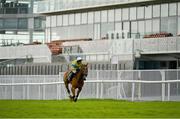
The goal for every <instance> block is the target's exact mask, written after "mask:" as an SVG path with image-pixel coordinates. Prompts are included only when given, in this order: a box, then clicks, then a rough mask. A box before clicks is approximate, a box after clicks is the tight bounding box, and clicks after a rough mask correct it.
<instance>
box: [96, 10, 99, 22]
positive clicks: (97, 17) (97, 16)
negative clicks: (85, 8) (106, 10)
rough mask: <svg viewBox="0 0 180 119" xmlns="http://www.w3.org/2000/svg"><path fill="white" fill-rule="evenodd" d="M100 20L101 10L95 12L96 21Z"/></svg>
mask: <svg viewBox="0 0 180 119" xmlns="http://www.w3.org/2000/svg"><path fill="white" fill-rule="evenodd" d="M99 22H100V12H99V11H98V12H95V23H99Z"/></svg>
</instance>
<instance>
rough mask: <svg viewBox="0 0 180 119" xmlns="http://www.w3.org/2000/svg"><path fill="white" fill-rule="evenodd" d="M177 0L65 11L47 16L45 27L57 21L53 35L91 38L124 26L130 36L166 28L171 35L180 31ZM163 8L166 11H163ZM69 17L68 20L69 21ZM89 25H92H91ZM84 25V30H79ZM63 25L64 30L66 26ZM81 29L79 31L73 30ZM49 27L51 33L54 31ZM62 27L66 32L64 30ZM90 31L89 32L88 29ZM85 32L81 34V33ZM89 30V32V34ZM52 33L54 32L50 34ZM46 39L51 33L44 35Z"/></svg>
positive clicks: (99, 37)
mask: <svg viewBox="0 0 180 119" xmlns="http://www.w3.org/2000/svg"><path fill="white" fill-rule="evenodd" d="M179 6H180V3H179V2H176V3H168V4H167V3H162V4H155V5H153V4H150V5H147V6H137V7H135V6H132V7H128V8H127V7H126V8H111V9H109V8H108V9H103V10H96V11H89V12H81V13H80V12H78V13H68V14H63V15H55V16H56V17H57V18H56V19H57V22H55V21H54V20H53V19H54V17H52V16H51V17H49V16H47V17H46V22H47V23H46V27H47V29H49V28H52V27H53V26H54V25H53V26H52V24H51V22H53V23H56V26H57V27H54V29H57V30H54V31H56V32H57V31H58V30H59V31H61V32H58V33H56V34H55V35H56V38H61V39H68V38H71V39H73V38H82V37H83V38H92V39H94V40H97V39H102V38H104V37H106V36H107V35H106V34H107V33H108V32H112V31H121V30H125V31H128V32H129V33H130V35H129V37H132V38H138V37H137V36H140V38H143V37H144V35H149V34H153V33H160V32H167V33H172V34H173V36H176V35H178V34H180V22H179V21H180V20H179V19H180V10H179V9H180V7H179ZM163 11H166V12H163ZM68 21H69V22H68ZM90 26H91V27H90ZM81 28H82V29H84V28H86V29H85V30H83V31H82V30H81ZM65 29H66V30H65ZM78 29H80V31H76V30H78ZM47 31H49V33H48V34H49V35H50V36H51V35H52V34H53V33H52V32H50V30H47ZM63 31H66V32H68V33H67V34H66V33H65V34H64V32H63ZM87 31H88V32H89V33H88V32H87ZM71 32H72V33H71ZM79 32H85V33H84V34H83V36H81V33H79ZM90 33H92V34H90ZM53 36H54V34H53ZM46 38H49V39H46V40H47V41H50V40H51V37H46Z"/></svg>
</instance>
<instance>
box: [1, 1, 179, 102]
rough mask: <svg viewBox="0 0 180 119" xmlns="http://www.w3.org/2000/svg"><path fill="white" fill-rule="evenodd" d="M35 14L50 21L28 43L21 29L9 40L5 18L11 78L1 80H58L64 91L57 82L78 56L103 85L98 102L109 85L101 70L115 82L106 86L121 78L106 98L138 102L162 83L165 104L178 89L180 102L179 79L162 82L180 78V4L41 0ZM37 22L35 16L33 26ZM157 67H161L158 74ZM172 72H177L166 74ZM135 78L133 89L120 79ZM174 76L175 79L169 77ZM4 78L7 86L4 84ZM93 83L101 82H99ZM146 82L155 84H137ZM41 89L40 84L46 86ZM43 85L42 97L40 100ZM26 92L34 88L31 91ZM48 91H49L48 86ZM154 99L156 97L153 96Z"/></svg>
mask: <svg viewBox="0 0 180 119" xmlns="http://www.w3.org/2000/svg"><path fill="white" fill-rule="evenodd" d="M27 1H28V0H27ZM31 4H32V3H31ZM1 5H2V4H1ZM4 9H5V8H3V10H4ZM34 15H35V16H36V15H37V17H39V16H40V18H39V19H41V18H42V19H43V20H44V19H46V21H45V25H44V26H45V27H43V25H42V23H41V22H43V21H39V22H40V24H41V25H42V26H41V25H40V26H41V28H39V29H35V28H34V29H33V28H31V25H29V27H30V31H29V32H30V33H29V36H28V39H27V40H26V39H25V38H27V36H26V37H21V36H24V34H23V33H22V31H23V30H22V29H21V30H20V31H21V32H20V33H22V34H21V35H20V34H18V33H19V31H18V30H19V29H16V32H12V33H13V34H11V35H10V36H9V35H8V32H5V33H7V34H4V32H3V31H2V30H1V29H5V28H6V27H5V26H4V25H2V23H4V22H5V20H4V19H3V20H2V18H1V17H0V40H2V43H1V44H2V47H0V75H3V76H4V75H5V76H7V77H3V76H2V79H3V78H4V79H6V78H8V79H11V78H12V77H11V76H15V75H17V79H18V76H19V75H22V76H25V78H27V79H28V77H30V79H32V80H33V81H34V79H36V76H37V79H38V78H39V77H40V79H43V77H45V78H44V80H41V83H43V81H45V80H48V78H49V77H50V76H52V77H55V79H54V80H56V81H57V82H56V83H57V89H60V88H61V87H58V86H61V85H60V82H58V81H59V79H58V78H59V77H60V78H62V74H61V73H60V72H64V71H66V70H68V68H69V63H70V61H72V60H73V59H75V58H76V57H77V56H81V57H82V58H83V59H84V60H86V61H87V62H88V63H89V69H90V72H91V73H90V76H89V77H88V78H89V79H92V80H93V81H92V82H91V81H90V82H89V83H92V85H94V84H93V83H95V85H97V87H98V88H97V87H96V86H95V87H96V88H97V90H96V91H97V92H96V93H97V94H92V95H93V96H92V97H93V98H94V97H96V96H97V95H98V96H97V97H98V98H99V97H103V96H101V95H103V86H106V84H103V80H104V79H105V78H106V74H105V73H101V72H108V73H109V76H110V77H114V78H115V79H110V77H109V79H108V80H107V82H105V83H108V81H109V80H113V81H114V80H116V79H118V81H114V82H111V81H109V82H110V83H112V85H111V86H110V87H109V88H108V90H107V91H105V92H106V94H105V96H104V97H106V98H108V96H112V97H113V98H117V99H119V98H121V97H123V96H124V95H125V94H128V95H129V96H128V97H126V98H129V97H131V98H134V97H133V95H134V94H136V93H137V92H138V93H137V94H136V96H137V98H139V97H140V96H141V94H143V95H146V91H144V90H146V87H147V88H148V89H151V88H152V87H153V86H151V85H154V84H155V83H157V86H156V84H155V87H156V88H157V90H156V91H158V94H157V95H158V99H159V98H162V99H163V100H165V99H164V98H165V96H166V93H168V98H170V97H171V96H170V94H171V92H168V91H170V90H171V91H172V90H173V88H174V90H175V91H174V90H173V91H174V92H175V93H176V95H175V96H174V97H171V98H175V99H176V100H179V83H178V81H177V82H171V81H167V82H163V81H164V80H166V79H168V80H173V81H174V80H179V70H178V69H179V67H180V62H179V61H180V35H179V34H180V2H179V0H163V1H162V0H38V1H36V2H34ZM17 17H18V16H17ZM36 20H37V19H36V18H34V22H35V21H36ZM2 21H3V22H2ZM28 22H29V24H32V23H33V21H32V19H30V20H28ZM35 26H36V25H35ZM35 26H34V27H35ZM11 30H12V29H11ZM33 30H34V31H41V32H42V31H43V32H45V33H42V34H41V37H37V36H36V37H35V38H34V37H33V36H34V35H35V33H33ZM26 31H27V29H26ZM1 33H3V35H1ZM42 36H43V38H42ZM13 38H16V40H12V39H13ZM18 39H19V40H18ZM7 41H8V43H7ZM13 41H17V42H13ZM19 41H22V42H19ZM11 42H12V43H11ZM155 69H158V71H157V70H155ZM160 69H163V70H160ZM164 69H165V70H164ZM167 69H176V70H173V71H171V70H168V72H166V70H167ZM99 70H100V71H99ZM101 70H103V71H101ZM127 70H129V71H132V72H133V73H130V75H127V74H126V72H127V73H129V71H127ZM134 70H138V71H139V70H148V71H147V72H148V73H147V74H146V72H145V71H142V72H143V73H141V71H139V72H140V73H134V72H136V71H134ZM93 71H94V72H93ZM151 71H152V72H153V74H152V75H153V76H154V75H155V76H156V75H157V77H155V79H149V78H147V77H148V76H150V75H149V73H150V74H151ZM92 72H93V73H92ZM96 72H100V73H96ZM114 72H115V73H114ZM119 72H120V73H119ZM144 72H145V73H144ZM169 72H173V73H172V74H173V75H175V77H174V76H169V75H171V73H169ZM124 73H125V74H126V75H125V77H123V76H124V75H123V74H124ZM168 73H169V74H168ZM101 74H103V75H102V76H101V77H100V78H101V79H98V78H99V77H98V76H99V75H101ZM113 74H114V75H113ZM121 74H122V75H121ZM26 75H27V76H26ZM31 76H32V77H31ZM9 77H10V78H9ZM34 77H35V78H34ZM119 77H122V78H119ZM134 77H135V80H137V82H130V83H131V84H130V85H127V83H128V82H126V81H125V82H121V81H119V80H122V79H124V80H125V79H128V80H133V79H134ZM139 77H140V78H139ZM141 77H143V78H141ZM164 77H167V78H164ZM169 77H172V78H173V79H169ZM21 78H23V77H21ZM103 78H104V79H103ZM4 79H3V81H2V82H4ZM49 79H51V78H49ZM94 79H95V80H97V82H94ZM143 79H144V80H146V81H147V80H150V81H152V82H151V83H152V84H147V85H146V84H144V83H149V82H143V81H142V82H138V80H140V81H141V80H143ZM23 81H24V80H23ZM48 81H49V80H48ZM52 81H53V79H52ZM98 81H99V82H98ZM153 81H162V82H153ZM35 82H36V81H35ZM8 83H9V82H8ZM11 83H13V82H11ZM61 83H62V82H61ZM113 83H116V84H115V85H114V84H113ZM120 83H122V84H120ZM141 83H142V85H141ZM173 83H175V84H173ZM17 85H18V84H17ZM23 85H24V84H23ZM25 85H26V84H25ZM30 85H31V84H30ZM35 85H36V84H35ZM37 85H40V86H41V85H43V84H37ZM47 85H51V84H47ZM52 85H56V84H52ZM90 85H91V84H90ZM170 85H171V86H170ZM174 85H176V86H174ZM7 86H11V85H7ZM40 86H39V88H38V89H39V94H38V95H39V96H40V97H41V94H40V92H41V89H40V88H41V87H40ZM44 87H45V86H44ZM47 87H48V86H47ZM107 87H108V86H107ZM141 88H142V90H141ZM27 89H28V90H29V88H28V87H27ZM99 89H100V90H101V91H102V92H100V90H99ZM12 90H13V89H12ZM44 90H45V88H43V91H44ZM86 90H87V89H86ZM124 90H125V91H124ZM114 91H117V94H118V91H119V92H121V95H119V94H118V95H113V93H112V92H114ZM134 91H135V92H134ZM143 91H144V92H143ZM12 92H13V91H12ZM36 92H37V91H36ZM44 92H45V91H44ZM44 92H43V93H44ZM87 92H88V91H87ZM147 92H148V91H147ZM89 93H91V92H88V93H87V97H88V96H89ZM100 93H101V94H100ZM99 94H100V95H99ZM111 94H112V95H111ZM173 94H174V93H173ZM84 95H85V94H84ZM95 95H96V96H95ZM151 95H153V96H154V95H155V96H156V94H153V93H151ZM151 95H150V96H151ZM58 96H59V92H58V91H57V95H55V97H56V98H55V99H59V97H58ZM126 96H127V95H126ZM138 96H139V97H138ZM148 96H149V95H148ZM161 96H162V97H161ZM12 97H13V96H12ZM85 97H86V95H85ZM36 98H37V97H36ZM48 98H49V97H47V98H46V99H48ZM63 98H64V97H63ZM145 98H146V96H145ZM147 98H148V97H147ZM15 99H16V98H15ZM17 99H19V97H18V98H17ZM39 99H41V98H39ZM43 99H45V98H43ZM53 99H54V98H53ZM121 99H122V98H121ZM132 100H134V99H132ZM168 100H169V99H168Z"/></svg>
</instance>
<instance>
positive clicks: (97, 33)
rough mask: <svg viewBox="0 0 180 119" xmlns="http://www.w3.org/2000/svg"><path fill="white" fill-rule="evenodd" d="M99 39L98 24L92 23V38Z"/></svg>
mask: <svg viewBox="0 0 180 119" xmlns="http://www.w3.org/2000/svg"><path fill="white" fill-rule="evenodd" d="M99 39H100V24H95V25H94V40H99Z"/></svg>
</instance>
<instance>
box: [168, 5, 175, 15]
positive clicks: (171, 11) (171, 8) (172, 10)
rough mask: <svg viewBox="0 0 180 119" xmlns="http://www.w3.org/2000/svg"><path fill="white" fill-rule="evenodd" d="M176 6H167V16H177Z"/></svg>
mask: <svg viewBox="0 0 180 119" xmlns="http://www.w3.org/2000/svg"><path fill="white" fill-rule="evenodd" d="M176 10H177V6H176V3H171V4H169V16H173V15H177V12H176Z"/></svg>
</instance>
